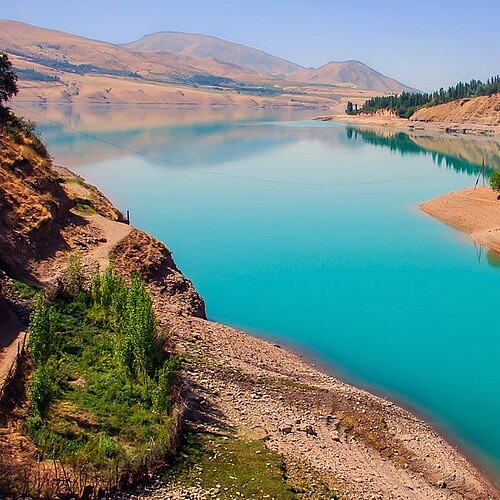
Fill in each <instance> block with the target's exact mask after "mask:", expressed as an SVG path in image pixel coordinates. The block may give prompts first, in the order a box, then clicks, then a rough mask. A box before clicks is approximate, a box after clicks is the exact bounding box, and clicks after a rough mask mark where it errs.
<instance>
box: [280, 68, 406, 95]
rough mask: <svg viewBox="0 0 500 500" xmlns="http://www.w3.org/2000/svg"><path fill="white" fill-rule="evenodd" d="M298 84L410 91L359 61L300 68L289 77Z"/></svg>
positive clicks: (384, 90) (383, 90)
mask: <svg viewBox="0 0 500 500" xmlns="http://www.w3.org/2000/svg"><path fill="white" fill-rule="evenodd" d="M288 78H289V79H292V80H295V81H299V82H313V83H320V84H324V85H339V84H346V85H354V86H356V87H359V88H361V89H370V90H377V91H382V92H394V93H399V92H402V91H404V90H412V89H411V88H410V87H407V86H406V85H403V84H402V83H400V82H398V81H397V80H394V79H393V78H389V77H388V76H385V75H383V74H382V73H379V72H378V71H376V70H374V69H372V68H370V67H369V66H367V65H366V64H363V63H362V62H359V61H344V62H335V61H332V62H329V63H328V64H325V65H324V66H321V67H320V68H308V69H305V68H302V69H299V70H298V71H296V72H295V73H293V74H291V75H289V77H288Z"/></svg>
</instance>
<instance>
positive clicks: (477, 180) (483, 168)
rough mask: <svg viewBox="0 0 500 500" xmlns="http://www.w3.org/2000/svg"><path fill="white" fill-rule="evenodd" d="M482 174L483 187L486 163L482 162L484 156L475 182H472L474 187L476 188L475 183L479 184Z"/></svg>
mask: <svg viewBox="0 0 500 500" xmlns="http://www.w3.org/2000/svg"><path fill="white" fill-rule="evenodd" d="M481 176H483V187H485V179H484V178H485V176H486V165H485V164H484V158H483V163H482V165H481V171H480V172H479V174H478V176H477V179H476V183H475V184H474V189H476V188H477V185H478V184H479V179H480V178H481Z"/></svg>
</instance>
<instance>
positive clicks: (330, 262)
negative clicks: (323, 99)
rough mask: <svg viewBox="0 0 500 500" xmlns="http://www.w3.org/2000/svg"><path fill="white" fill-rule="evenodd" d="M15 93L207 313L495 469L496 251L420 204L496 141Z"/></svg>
mask: <svg viewBox="0 0 500 500" xmlns="http://www.w3.org/2000/svg"><path fill="white" fill-rule="evenodd" d="M18 111H19V112H21V113H23V114H26V115H30V116H31V117H32V118H33V119H35V120H36V121H38V122H39V123H40V127H39V129H40V131H41V133H42V135H43V138H44V140H45V141H46V143H47V144H48V146H49V150H50V153H51V154H52V156H53V157H54V158H55V161H56V163H59V164H64V165H66V166H68V167H70V168H72V169H74V170H75V171H77V172H78V173H80V174H81V175H83V176H84V177H85V178H86V179H87V180H88V181H89V182H91V183H93V184H96V185H97V186H99V187H100V188H101V189H102V190H103V191H104V192H105V193H106V194H107V195H108V196H109V197H110V198H111V199H112V200H113V201H114V202H115V203H116V204H117V205H118V206H119V207H120V208H121V209H122V210H126V209H129V210H130V212H131V218H132V223H133V224H134V225H136V226H138V227H140V228H142V229H144V230H146V231H148V232H150V233H151V234H153V235H155V236H156V237H158V238H159V239H161V240H162V241H164V242H165V243H166V244H167V245H168V246H169V248H170V249H171V250H172V252H173V255H174V258H175V260H176V262H177V264H178V266H179V267H180V268H181V269H182V271H183V272H184V273H185V274H186V275H187V276H188V277H189V278H191V279H192V280H193V282H194V284H195V286H196V287H197V289H198V290H199V292H200V293H201V294H202V296H203V297H204V298H205V301H206V304H207V313H208V316H209V317H210V319H213V320H216V321H220V322H224V323H227V324H230V325H233V326H236V327H239V328H242V329H245V330H247V331H249V332H252V333H255V334H257V335H260V336H264V337H266V338H271V339H275V340H276V341H279V342H283V343H284V344H285V345H287V346H289V347H291V348H298V349H300V350H303V351H304V352H306V353H308V354H309V355H310V356H311V357H313V358H315V359H317V360H320V361H321V363H323V365H325V366H327V367H329V369H330V370H331V371H332V372H333V373H335V374H338V375H339V376H341V377H342V378H344V379H346V380H348V381H351V382H353V383H355V384H357V385H360V386H363V387H366V388H368V389H372V390H375V391H377V392H378V393H381V394H383V395H386V396H388V397H390V398H393V399H395V400H398V401H400V402H402V403H403V404H405V405H407V406H409V407H411V408H413V409H416V410H417V411H419V412H421V413H422V414H423V415H424V416H425V417H426V418H427V419H428V420H429V421H431V422H432V423H433V424H434V425H436V426H438V427H439V428H441V429H444V430H445V431H446V433H447V434H448V435H449V436H451V438H452V439H454V440H456V441H457V442H459V443H460V444H461V445H462V446H463V447H464V448H465V449H467V450H469V453H471V455H472V456H474V457H475V459H476V460H477V461H478V462H479V463H481V464H482V465H483V466H484V467H486V468H488V469H490V471H491V472H492V473H493V474H497V475H498V474H499V473H500V426H499V425H498V420H499V416H500V394H499V389H498V382H499V380H500V362H499V361H500V336H499V335H498V324H499V323H500V307H499V300H498V297H499V291H500V269H499V268H498V265H499V262H498V259H497V258H496V256H495V255H493V254H492V253H491V252H488V250H487V249H485V248H482V247H479V246H477V245H474V244H473V243H472V242H471V241H470V240H469V239H468V237H467V236H465V235H463V234H461V233H460V232H458V231H456V230H454V229H452V228H450V227H447V226H445V225H443V224H441V223H440V222H438V221H436V220H434V219H432V218H430V217H429V216H427V215H425V214H424V213H422V212H421V211H420V210H419V208H418V205H419V203H420V202H422V201H425V200H427V199H429V198H432V197H434V196H437V195H439V194H442V193H445V192H447V191H451V190H455V189H459V188H462V187H466V186H471V185H473V184H474V182H475V180H476V176H477V174H478V172H479V168H480V167H479V165H480V162H481V160H480V159H481V158H486V162H487V165H488V166H489V167H500V154H499V151H500V146H499V145H498V143H492V144H491V143H487V142H484V141H479V140H478V139H465V138H462V137H458V138H453V137H448V136H445V137H440V138H431V137H425V136H424V135H423V133H420V135H418V133H415V134H412V135H410V136H409V135H406V134H403V133H397V132H391V131H389V130H387V129H383V130H382V129H381V130H358V129H356V128H354V127H352V126H348V125H344V124H339V123H331V122H328V123H325V122H315V121H310V120H308V119H309V118H310V117H312V116H314V115H316V114H318V111H301V112H292V111H279V110H277V111H264V110H254V111H252V110H238V111H234V110H233V111H224V110H220V109H219V110H215V109H214V110H203V111H201V110H197V109H185V110H174V109H167V108H165V109H161V108H160V109H155V108H153V107H150V108H145V109H139V108H136V109H130V108H125V107H121V108H120V107H118V108H107V107H100V108H99V107H94V108H92V107H88V108H86V107H79V108H77V107H70V106H48V107H34V108H30V109H29V111H28V110H27V109H26V105H24V106H23V109H18ZM61 124H64V125H65V126H64V127H63V126H62V125H61Z"/></svg>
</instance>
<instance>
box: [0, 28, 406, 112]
mask: <svg viewBox="0 0 500 500" xmlns="http://www.w3.org/2000/svg"><path fill="white" fill-rule="evenodd" d="M0 50H1V51H5V52H7V53H8V54H9V56H10V58H11V60H12V61H13V63H14V66H15V68H16V69H17V70H18V71H20V73H19V76H20V87H21V95H20V99H21V100H23V101H43V102H86V103H89V102H91V103H100V102H104V103H151V104H153V103H154V104H175V105H177V104H205V105H206V104H208V105H228V104H229V105H245V106H248V105H251V106H252V105H253V106H267V105H270V104H277V105H292V106H314V107H322V106H324V105H325V103H326V104H327V105H329V106H332V105H333V106H335V105H338V103H339V102H340V100H341V99H342V98H348V99H349V100H354V101H356V99H358V100H364V99H366V98H369V97H372V96H373V95H375V94H376V92H378V91H380V90H383V91H388V90H390V91H394V92H397V91H400V90H402V89H404V88H406V87H404V86H403V85H401V84H399V83H398V82H395V81H394V80H392V79H390V78H387V77H385V76H383V75H381V74H380V73H377V72H376V71H374V70H372V69H371V68H368V67H367V66H365V65H363V64H361V63H358V62H355V61H349V62H346V63H331V64H330V65H326V66H325V67H323V68H320V69H319V70H306V69H304V68H302V67H301V66H299V65H297V64H295V63H292V62H289V61H286V60H284V59H281V58H279V57H275V56H272V55H270V54H267V53H265V52H263V51H260V50H257V49H254V48H251V47H246V46H244V45H241V44H236V43H233V42H227V41H225V40H221V39H218V38H215V37H210V36H204V35H188V34H184V33H158V34H155V35H150V36H146V37H144V38H143V39H141V40H138V41H137V42H133V43H132V44H129V45H128V46H118V45H113V44H111V43H106V42H101V41H97V40H91V39H88V38H84V37H80V36H77V35H72V34H68V33H63V32H60V31H55V30H48V29H43V28H39V27H35V26H31V25H28V24H25V23H20V22H16V21H7V20H0ZM332 64H336V65H339V67H338V68H337V67H336V68H335V70H334V69H333V68H332ZM318 75H319V76H318ZM221 92H224V93H225V94H227V95H222V96H221Z"/></svg>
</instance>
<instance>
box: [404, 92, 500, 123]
mask: <svg viewBox="0 0 500 500" xmlns="http://www.w3.org/2000/svg"><path fill="white" fill-rule="evenodd" d="M410 120H413V121H422V122H446V123H447V122H450V123H464V124H469V123H470V124H477V125H489V126H498V125H500V94H493V95H491V96H480V97H474V98H472V99H459V100H457V101H452V102H449V103H446V104H440V105H438V106H429V107H425V108H422V109H420V110H418V111H417V112H416V113H415V114H414V115H413V116H412V117H411V118H410Z"/></svg>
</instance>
